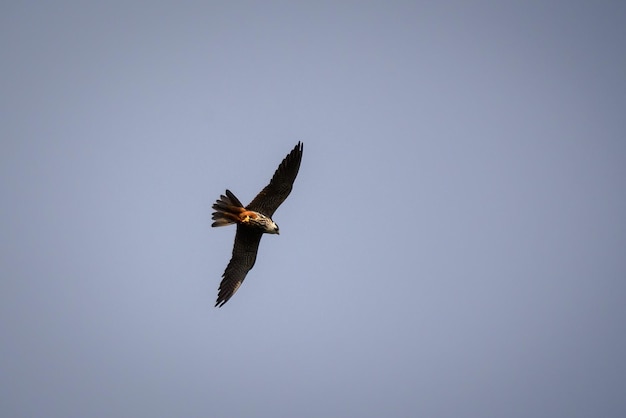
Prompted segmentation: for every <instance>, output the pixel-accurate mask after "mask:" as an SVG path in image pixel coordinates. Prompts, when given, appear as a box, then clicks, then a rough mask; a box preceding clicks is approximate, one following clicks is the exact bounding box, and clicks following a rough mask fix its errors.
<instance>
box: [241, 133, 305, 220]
mask: <svg viewBox="0 0 626 418" xmlns="http://www.w3.org/2000/svg"><path fill="white" fill-rule="evenodd" d="M302 149H303V146H302V143H300V142H298V145H296V146H295V148H294V149H293V150H291V152H290V153H289V154H287V156H286V157H285V159H284V160H283V162H282V163H280V165H279V166H278V168H277V169H276V172H275V173H274V177H272V180H271V181H270V184H268V185H267V186H265V188H264V189H263V190H261V193H259V194H258V195H256V197H255V198H254V199H253V200H252V202H250V204H249V205H248V206H247V207H246V209H248V210H254V211H256V212H261V213H262V214H264V215H266V216H269V217H270V218H271V217H272V215H273V214H274V212H275V211H276V209H278V207H279V206H280V204H281V203H283V202H284V201H285V199H287V196H289V193H291V188H292V187H293V182H294V180H295V179H296V176H297V175H298V170H299V169H300V162H301V161H302Z"/></svg>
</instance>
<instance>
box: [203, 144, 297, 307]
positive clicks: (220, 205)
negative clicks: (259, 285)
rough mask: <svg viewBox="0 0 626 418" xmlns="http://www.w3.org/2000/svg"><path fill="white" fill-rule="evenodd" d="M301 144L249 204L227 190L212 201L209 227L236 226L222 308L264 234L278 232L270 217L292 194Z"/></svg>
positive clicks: (220, 291)
mask: <svg viewBox="0 0 626 418" xmlns="http://www.w3.org/2000/svg"><path fill="white" fill-rule="evenodd" d="M303 149H304V144H303V143H302V142H298V144H297V145H296V146H295V147H294V148H293V149H292V150H291V152H290V153H289V154H287V156H286V157H285V158H284V159H283V161H282V162H281V163H280V165H279V166H278V168H277V169H276V172H275V173H274V176H273V177H272V179H271V180H270V183H269V184H268V185H267V186H265V188H263V190H261V192H260V193H259V194H257V195H256V197H255V198H254V199H252V202H250V204H249V205H248V206H243V205H242V204H241V201H240V200H239V199H237V197H236V196H235V195H234V194H233V193H232V192H231V191H230V190H228V189H226V194H225V195H220V198H219V199H217V201H216V202H215V203H214V204H213V206H212V208H213V210H215V212H213V215H212V219H213V221H214V222H213V223H212V224H211V226H212V227H220V226H228V225H232V224H236V225H237V232H236V233H235V243H234V245H233V253H232V256H231V259H230V262H229V263H228V266H227V267H226V270H224V274H222V281H221V283H220V286H219V289H218V295H217V301H216V302H215V306H216V307H220V308H221V307H222V306H223V305H224V304H225V303H226V302H228V300H229V299H230V298H231V297H233V295H234V294H235V292H237V290H238V289H239V287H240V286H241V284H242V283H243V281H244V279H245V278H246V275H247V274H248V272H249V271H250V270H251V269H252V267H254V263H255V261H256V257H257V252H258V249H259V243H260V242H261V238H262V237H263V234H279V228H278V225H276V222H274V221H273V220H272V216H273V215H274V212H275V211H276V209H278V207H279V206H280V205H281V204H282V203H283V202H284V201H285V199H287V196H289V194H290V193H291V189H292V188H293V183H294V181H295V179H296V176H297V175H298V171H299V170H300V163H301V162H302V151H303Z"/></svg>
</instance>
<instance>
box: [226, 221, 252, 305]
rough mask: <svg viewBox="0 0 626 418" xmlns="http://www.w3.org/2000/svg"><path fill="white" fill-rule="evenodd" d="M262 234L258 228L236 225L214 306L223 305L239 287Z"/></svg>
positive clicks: (250, 264)
mask: <svg viewBox="0 0 626 418" xmlns="http://www.w3.org/2000/svg"><path fill="white" fill-rule="evenodd" d="M262 236H263V233H262V232H261V231H259V230H255V229H252V228H249V227H246V226H242V225H237V233H236V234H235V244H234V245H233V255H232V257H231V259H230V262H229V263H228V266H227V267H226V270H225V271H224V274H223V275H222V277H223V279H222V282H221V283H220V289H219V291H218V295H217V302H216V303H215V306H220V307H221V306H222V305H224V304H225V303H226V302H228V299H230V298H231V297H232V296H233V295H234V294H235V292H236V291H237V289H239V286H241V283H243V280H244V279H245V278H246V274H248V272H249V271H250V269H252V267H253V266H254V262H255V261H256V254H257V251H258V249H259V243H260V242H261V237H262Z"/></svg>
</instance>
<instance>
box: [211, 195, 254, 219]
mask: <svg viewBox="0 0 626 418" xmlns="http://www.w3.org/2000/svg"><path fill="white" fill-rule="evenodd" d="M213 209H214V210H215V212H213V220H214V221H215V222H213V223H212V224H211V226H226V225H231V224H235V223H237V222H238V221H239V214H240V213H241V212H243V211H245V210H246V208H244V207H243V205H242V204H241V202H240V201H239V199H237V197H235V195H234V194H233V193H232V192H231V191H230V190H226V196H224V195H221V196H220V198H219V199H217V201H216V202H215V203H214V204H213Z"/></svg>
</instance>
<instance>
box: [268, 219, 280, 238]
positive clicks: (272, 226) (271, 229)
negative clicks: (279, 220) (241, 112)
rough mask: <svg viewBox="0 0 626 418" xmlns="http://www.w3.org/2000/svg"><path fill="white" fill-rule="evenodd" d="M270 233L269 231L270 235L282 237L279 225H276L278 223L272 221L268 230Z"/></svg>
mask: <svg viewBox="0 0 626 418" xmlns="http://www.w3.org/2000/svg"><path fill="white" fill-rule="evenodd" d="M268 229H269V231H267V232H268V233H269V234H276V235H280V232H279V229H278V225H276V222H274V221H272V222H271V223H270V227H269V228H268Z"/></svg>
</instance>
